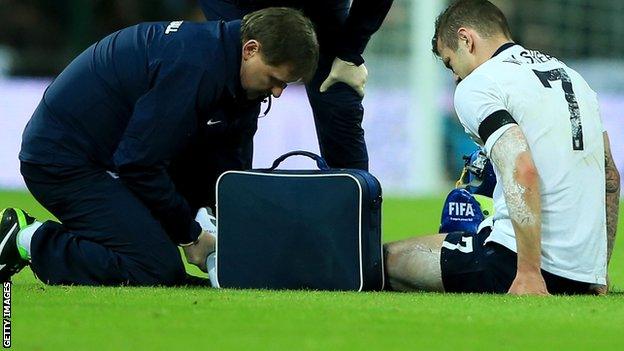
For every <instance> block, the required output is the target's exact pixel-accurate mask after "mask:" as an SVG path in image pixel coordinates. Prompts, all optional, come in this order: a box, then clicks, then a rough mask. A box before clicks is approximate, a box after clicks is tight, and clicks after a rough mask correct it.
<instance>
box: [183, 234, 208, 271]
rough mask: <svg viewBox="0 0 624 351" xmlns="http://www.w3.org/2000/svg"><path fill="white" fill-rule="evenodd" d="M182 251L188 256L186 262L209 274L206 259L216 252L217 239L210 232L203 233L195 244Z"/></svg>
mask: <svg viewBox="0 0 624 351" xmlns="http://www.w3.org/2000/svg"><path fill="white" fill-rule="evenodd" d="M182 250H183V251H184V256H186V262H188V263H190V264H193V265H195V266H197V267H199V269H201V270H202V271H203V272H208V268H207V267H206V258H207V257H208V254H210V253H211V252H213V251H214V250H215V238H214V237H213V236H212V235H210V234H208V232H206V231H202V232H201V234H199V237H197V241H196V242H195V243H194V244H192V245H189V246H185V247H183V248H182Z"/></svg>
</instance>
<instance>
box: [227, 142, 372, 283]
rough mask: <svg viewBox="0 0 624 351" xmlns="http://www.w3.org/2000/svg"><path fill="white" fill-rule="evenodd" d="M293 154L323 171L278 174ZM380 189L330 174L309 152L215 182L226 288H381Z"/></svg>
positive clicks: (360, 174) (351, 174)
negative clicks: (311, 160)
mask: <svg viewBox="0 0 624 351" xmlns="http://www.w3.org/2000/svg"><path fill="white" fill-rule="evenodd" d="M293 155H304V156H308V157H311V158H313V159H314V160H315V161H316V163H317V166H318V168H319V169H318V170H277V166H278V165H279V164H280V162H282V161H284V160H285V159H286V158H287V157H289V156H293ZM381 199H382V197H381V186H380V184H379V181H377V179H376V178H375V177H374V176H372V175H371V174H370V173H368V172H366V171H362V170H355V169H330V168H329V167H328V166H327V163H326V162H325V160H323V158H321V157H320V156H318V155H315V154H313V153H310V152H306V151H294V152H290V153H287V154H285V155H282V156H281V157H279V158H278V159H277V160H275V162H274V163H273V166H272V167H271V168H268V169H254V170H249V171H229V172H226V173H224V174H223V175H221V177H220V178H219V180H218V181H217V232H218V238H217V248H216V257H217V263H216V266H217V280H218V283H219V286H220V287H222V288H257V289H313V290H356V291H362V290H381V289H382V288H383V286H384V271H383V254H382V237H381Z"/></svg>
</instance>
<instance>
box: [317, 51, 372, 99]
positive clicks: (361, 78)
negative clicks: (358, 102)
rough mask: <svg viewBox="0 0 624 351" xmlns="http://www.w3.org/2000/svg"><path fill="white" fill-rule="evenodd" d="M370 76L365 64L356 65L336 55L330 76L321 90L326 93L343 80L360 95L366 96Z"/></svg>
mask: <svg viewBox="0 0 624 351" xmlns="http://www.w3.org/2000/svg"><path fill="white" fill-rule="evenodd" d="M367 78H368V70H367V69H366V66H364V64H361V65H359V66H356V65H355V64H354V63H351V62H347V61H343V60H341V59H339V58H338V57H336V58H335V59H334V62H333V63H332V67H331V71H330V72H329V76H328V77H327V78H326V79H325V81H324V82H323V84H321V88H320V91H321V93H324V92H326V91H327V89H329V87H331V86H332V85H334V84H335V83H338V82H342V83H346V84H348V85H349V86H350V87H351V88H353V89H354V90H355V91H356V92H357V93H358V94H359V95H360V96H362V97H364V86H365V85H366V79H367Z"/></svg>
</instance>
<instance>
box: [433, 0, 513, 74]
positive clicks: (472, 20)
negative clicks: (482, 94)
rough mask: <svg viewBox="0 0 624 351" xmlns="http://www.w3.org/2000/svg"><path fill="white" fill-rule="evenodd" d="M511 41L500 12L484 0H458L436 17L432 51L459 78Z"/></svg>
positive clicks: (505, 20)
mask: <svg viewBox="0 0 624 351" xmlns="http://www.w3.org/2000/svg"><path fill="white" fill-rule="evenodd" d="M510 41H511V31H510V30H509V25H508V24H507V19H506V18H505V15H504V14H503V12H502V11H501V10H500V9H499V8H498V7H496V6H494V4H492V3H491V2H489V1H487V0H458V1H456V2H454V3H453V4H451V5H449V7H448V8H447V9H446V10H444V11H443V12H442V13H441V14H440V15H439V16H438V18H437V19H436V22H435V34H434V36H433V39H432V41H431V44H432V47H433V48H432V49H433V53H434V54H436V56H439V57H440V58H441V59H442V61H443V62H444V65H445V66H446V67H448V68H449V69H451V70H453V72H454V73H455V74H456V75H457V76H458V77H459V78H461V79H464V78H466V76H468V75H469V74H470V73H472V71H474V70H475V69H476V68H477V67H479V65H481V64H482V63H483V62H485V61H487V60H488V59H490V58H491V57H492V55H493V54H494V52H495V51H496V49H498V48H499V47H500V46H501V45H502V44H504V43H506V42H510Z"/></svg>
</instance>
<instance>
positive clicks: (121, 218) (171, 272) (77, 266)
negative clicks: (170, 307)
mask: <svg viewBox="0 0 624 351" xmlns="http://www.w3.org/2000/svg"><path fill="white" fill-rule="evenodd" d="M21 171H22V174H23V175H24V179H25V181H26V185H27V186H28V189H29V190H30V191H31V193H32V194H33V196H34V197H35V198H36V199H37V200H38V201H39V202H40V203H41V204H42V205H43V206H44V207H45V208H46V209H48V210H49V211H50V212H51V213H52V214H53V215H55V216H56V217H57V218H58V219H59V220H60V221H61V223H62V224H59V223H57V222H53V221H47V222H45V223H44V224H43V225H42V226H41V227H39V229H37V231H36V232H35V233H34V234H33V236H32V240H31V255H30V256H31V258H32V263H31V268H32V270H33V271H34V272H35V273H36V274H37V276H38V277H39V278H40V279H41V280H42V281H43V282H45V283H49V284H80V285H119V284H130V285H173V284H178V283H181V282H183V281H184V278H185V270H184V264H183V263H182V260H181V257H180V253H179V251H178V249H177V247H176V246H175V244H174V243H173V242H172V241H171V239H170V238H169V237H168V236H167V234H166V233H165V231H164V229H163V228H162V226H161V225H160V223H159V222H158V221H157V220H156V219H154V218H153V217H152V215H151V213H150V211H149V210H148V209H147V208H146V207H145V206H144V205H143V203H142V202H141V201H140V200H138V199H137V198H136V197H135V196H134V194H132V192H131V191H130V190H128V189H127V188H126V187H125V186H124V185H123V184H122V182H121V181H120V180H119V179H115V178H113V177H112V176H111V175H109V174H108V173H106V172H105V171H104V170H101V169H96V168H83V169H82V168H81V169H72V168H68V167H56V166H38V165H32V164H26V163H22V168H21Z"/></svg>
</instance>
